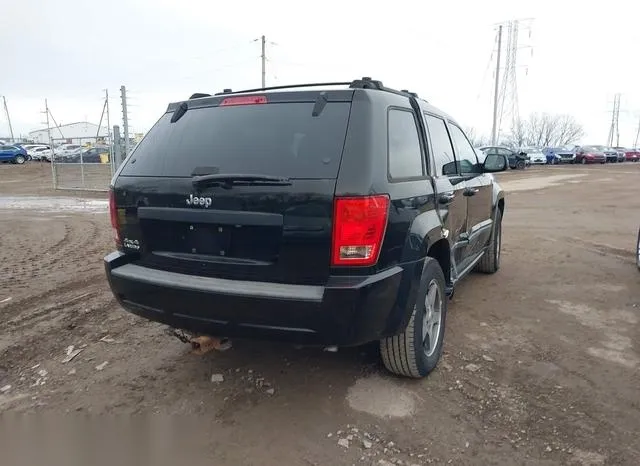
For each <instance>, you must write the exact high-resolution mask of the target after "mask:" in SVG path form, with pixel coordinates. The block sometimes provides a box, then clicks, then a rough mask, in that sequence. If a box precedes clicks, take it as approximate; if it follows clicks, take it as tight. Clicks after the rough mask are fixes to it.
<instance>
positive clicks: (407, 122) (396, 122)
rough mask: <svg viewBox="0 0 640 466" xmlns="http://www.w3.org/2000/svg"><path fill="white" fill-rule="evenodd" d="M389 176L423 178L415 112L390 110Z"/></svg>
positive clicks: (395, 177)
mask: <svg viewBox="0 0 640 466" xmlns="http://www.w3.org/2000/svg"><path fill="white" fill-rule="evenodd" d="M388 137H389V175H390V176H391V178H392V179H395V180H397V179H406V178H416V177H422V176H423V175H424V172H423V171H422V147H421V145H420V136H419V133H418V125H417V122H416V119H415V116H414V114H413V112H411V111H409V110H400V109H395V108H393V109H390V110H389V115H388Z"/></svg>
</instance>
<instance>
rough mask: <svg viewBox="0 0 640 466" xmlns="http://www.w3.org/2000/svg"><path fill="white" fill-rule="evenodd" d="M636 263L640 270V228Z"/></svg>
mask: <svg viewBox="0 0 640 466" xmlns="http://www.w3.org/2000/svg"><path fill="white" fill-rule="evenodd" d="M636 265H637V266H638V270H640V230H638V241H637V243H636Z"/></svg>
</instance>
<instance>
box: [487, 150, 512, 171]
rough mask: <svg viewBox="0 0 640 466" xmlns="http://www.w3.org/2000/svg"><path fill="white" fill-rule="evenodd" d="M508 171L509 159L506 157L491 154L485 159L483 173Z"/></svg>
mask: <svg viewBox="0 0 640 466" xmlns="http://www.w3.org/2000/svg"><path fill="white" fill-rule="evenodd" d="M506 169H507V159H506V157H505V156H504V155H498V154H490V155H487V157H486V158H485V159H484V162H483V164H482V171H483V172H485V173H495V172H503V171H505V170H506Z"/></svg>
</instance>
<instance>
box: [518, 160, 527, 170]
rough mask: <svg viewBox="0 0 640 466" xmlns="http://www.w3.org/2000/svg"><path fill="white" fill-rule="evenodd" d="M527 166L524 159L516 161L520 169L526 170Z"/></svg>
mask: <svg viewBox="0 0 640 466" xmlns="http://www.w3.org/2000/svg"><path fill="white" fill-rule="evenodd" d="M525 166H526V164H525V163H524V160H519V161H518V162H517V163H516V168H517V169H518V170H524V167H525Z"/></svg>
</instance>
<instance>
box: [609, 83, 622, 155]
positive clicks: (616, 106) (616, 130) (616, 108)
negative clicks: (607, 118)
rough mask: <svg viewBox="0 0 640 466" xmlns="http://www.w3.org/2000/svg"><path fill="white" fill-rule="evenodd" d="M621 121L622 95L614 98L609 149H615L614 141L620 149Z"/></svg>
mask: <svg viewBox="0 0 640 466" xmlns="http://www.w3.org/2000/svg"><path fill="white" fill-rule="evenodd" d="M619 120H620V94H616V95H615V96H614V97H613V110H612V112H611V127H610V128H609V139H608V141H609V143H608V145H609V147H613V139H614V138H615V140H616V144H615V146H616V147H620V127H619V126H618V121H619Z"/></svg>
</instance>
